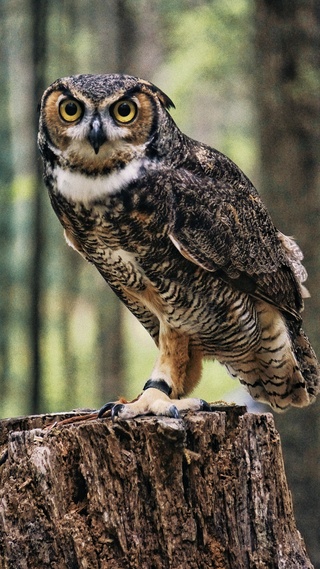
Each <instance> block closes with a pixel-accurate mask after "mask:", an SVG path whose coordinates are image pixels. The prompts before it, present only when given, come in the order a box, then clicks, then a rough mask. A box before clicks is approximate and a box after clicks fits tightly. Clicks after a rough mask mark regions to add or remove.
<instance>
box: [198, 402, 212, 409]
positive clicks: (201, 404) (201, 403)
mask: <svg viewBox="0 0 320 569" xmlns="http://www.w3.org/2000/svg"><path fill="white" fill-rule="evenodd" d="M200 411H211V407H210V405H209V403H207V402H206V401H205V400H204V399H200Z"/></svg>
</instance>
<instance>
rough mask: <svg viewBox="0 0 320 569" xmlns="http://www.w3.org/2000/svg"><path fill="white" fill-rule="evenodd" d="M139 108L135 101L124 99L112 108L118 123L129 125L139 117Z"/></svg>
mask: <svg viewBox="0 0 320 569" xmlns="http://www.w3.org/2000/svg"><path fill="white" fill-rule="evenodd" d="M137 112H138V108H137V105H136V104H135V103H134V102H133V101H129V100H126V99H123V100H122V101H118V102H117V103H115V104H114V105H113V106H112V107H111V113H112V115H113V117H114V118H115V119H116V121H117V122H120V123H129V122H131V121H133V119H134V118H135V117H136V116H137Z"/></svg>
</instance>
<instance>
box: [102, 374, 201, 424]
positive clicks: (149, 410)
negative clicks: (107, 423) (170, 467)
mask: <svg viewBox="0 0 320 569" xmlns="http://www.w3.org/2000/svg"><path fill="white" fill-rule="evenodd" d="M170 392H171V388H170V387H169V386H168V385H167V383H166V382H165V381H163V380H160V381H154V380H149V381H148V382H147V383H146V385H145V387H144V391H143V392H142V394H141V395H140V397H138V398H137V399H135V400H134V401H132V402H131V403H107V404H106V405H104V406H103V407H102V408H101V409H100V411H99V417H102V416H103V415H104V414H105V413H106V412H107V411H111V417H112V419H113V420H115V419H116V418H119V419H133V418H134V417H137V416H139V415H163V416H166V417H172V418H173V419H179V417H180V412H183V411H210V410H211V409H210V406H209V405H208V403H206V401H203V399H196V398H188V399H170V397H169V394H170Z"/></svg>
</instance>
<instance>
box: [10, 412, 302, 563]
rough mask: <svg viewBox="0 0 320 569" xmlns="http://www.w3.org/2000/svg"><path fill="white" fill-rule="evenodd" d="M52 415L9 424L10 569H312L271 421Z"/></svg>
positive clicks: (230, 416)
mask: <svg viewBox="0 0 320 569" xmlns="http://www.w3.org/2000/svg"><path fill="white" fill-rule="evenodd" d="M55 419H56V416H53V415H50V416H45V415H43V416H42V415H41V416H35V417H25V418H20V419H19V418H18V419H11V420H5V421H2V422H1V423H0V427H1V430H0V444H1V445H2V459H1V462H2V465H1V466H0V480H1V493H0V494H1V495H0V519H1V527H0V552H1V559H0V567H1V569H2V568H6V569H7V568H9V569H20V568H21V569H25V568H28V569H38V568H39V569H40V568H41V569H45V568H49V567H50V569H52V568H54V569H76V568H87V569H95V568H99V569H100V568H101V569H107V568H108V569H140V568H141V569H169V568H170V569H202V568H203V569H208V568H211V567H212V568H215V569H249V568H250V569H273V568H274V569H278V568H288V569H299V568H301V569H302V568H304V569H305V568H312V564H311V562H310V560H309V559H308V556H307V554H306V550H305V546H304V543H303V540H302V538H301V536H300V534H299V532H298V531H297V528H296V525H295V521H294V515H293V510H292V502H291V496H290V492H289V491H288V487H287V483H286V478H285V473H284V467H283V461H282V453H281V446H280V440H279V435H278V433H277V431H276V430H275V427H274V422H273V418H272V415H270V414H263V415H254V414H250V413H246V412H245V408H243V407H238V406H230V407H225V410H224V411H217V412H212V413H197V414H187V415H185V416H184V417H183V418H182V419H170V418H159V417H144V418H137V419H134V420H131V421H127V422H120V421H119V422H115V423H112V421H111V420H110V419H99V420H93V421H83V422H79V423H74V424H69V425H59V423H58V424H57V426H55V427H53V428H52V429H47V430H45V429H44V426H45V425H46V424H48V423H49V422H52V421H53V420H55ZM6 449H7V450H6Z"/></svg>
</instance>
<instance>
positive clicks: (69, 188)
mask: <svg viewBox="0 0 320 569" xmlns="http://www.w3.org/2000/svg"><path fill="white" fill-rule="evenodd" d="M143 162H144V160H143V159H142V158H139V159H135V160H132V161H131V162H130V163H129V164H128V165H127V166H125V167H124V168H122V170H117V171H116V172H111V173H110V174H106V175H101V176H97V177H93V176H92V177H90V176H86V175H85V174H82V173H79V172H72V171H71V170H64V169H63V168H61V167H60V166H58V167H57V168H56V180H57V189H58V191H59V192H60V193H61V194H62V195H63V196H64V197H65V198H67V199H71V200H73V201H74V202H90V201H92V200H95V199H101V198H103V197H105V196H108V195H112V194H115V193H117V192H118V191H120V190H121V189H122V188H124V186H126V185H127V184H129V183H130V182H133V181H134V180H137V179H138V177H139V172H140V169H141V166H142V164H143Z"/></svg>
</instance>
